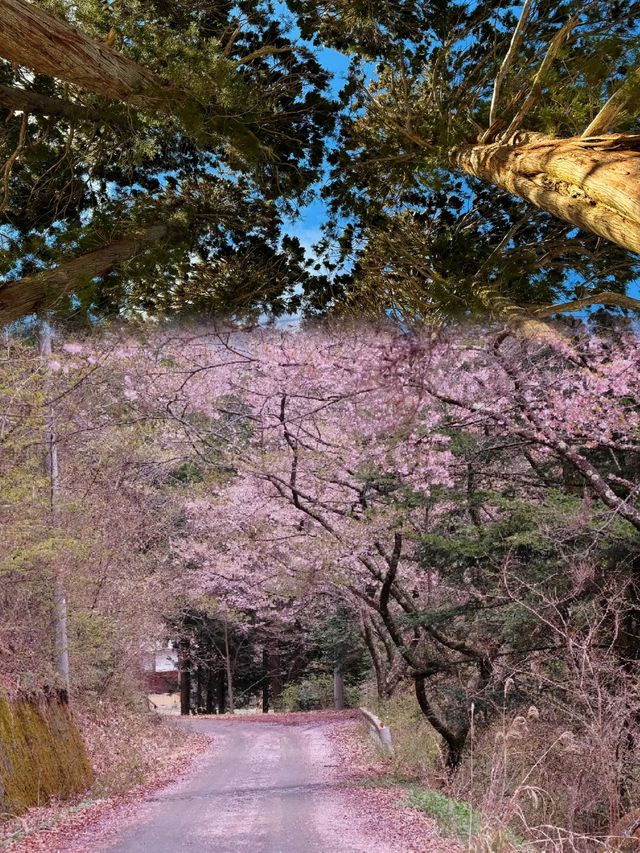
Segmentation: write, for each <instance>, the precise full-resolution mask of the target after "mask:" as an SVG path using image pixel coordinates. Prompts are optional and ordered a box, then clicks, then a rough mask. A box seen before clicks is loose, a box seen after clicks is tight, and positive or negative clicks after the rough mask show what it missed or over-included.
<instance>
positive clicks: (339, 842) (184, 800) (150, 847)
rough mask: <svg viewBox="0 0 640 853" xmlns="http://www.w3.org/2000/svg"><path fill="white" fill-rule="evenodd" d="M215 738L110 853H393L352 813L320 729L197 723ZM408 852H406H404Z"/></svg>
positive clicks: (195, 725)
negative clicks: (185, 775) (194, 765)
mask: <svg viewBox="0 0 640 853" xmlns="http://www.w3.org/2000/svg"><path fill="white" fill-rule="evenodd" d="M185 724H188V725H190V726H192V727H193V728H194V729H196V730H197V731H201V732H205V733H206V734H210V735H212V736H213V738H214V740H213V744H212V747H211V749H210V750H209V751H208V752H207V754H206V756H205V757H204V759H203V760H202V761H201V762H200V764H199V765H198V767H197V769H196V770H195V772H194V773H192V774H190V775H189V777H188V778H187V779H185V780H183V781H181V782H178V783H176V784H174V785H172V786H171V787H169V788H166V789H164V790H163V791H162V792H161V793H159V794H157V795H156V797H155V798H153V799H151V800H149V801H147V803H146V804H145V807H144V809H143V811H142V814H141V816H140V818H139V819H138V821H137V822H136V823H134V824H132V825H129V826H127V827H126V828H125V829H124V830H123V831H122V834H121V836H120V837H119V838H117V839H116V840H115V841H112V842H111V843H110V844H109V845H107V846H106V847H102V848H100V849H102V850H103V851H108V852H109V853H181V851H189V850H192V851H202V853H204V851H212V853H214V851H215V853H242V851H252V853H262V851H265V853H266V851H269V853H271V852H272V853H331V851H340V853H343V851H347V852H348V851H354V853H359V851H362V853H372V852H373V851H380V853H395V851H397V850H398V848H396V847H389V846H388V845H387V844H386V843H383V842H381V841H380V840H379V839H375V838H372V837H371V835H370V834H369V832H370V831H369V830H367V829H365V828H364V824H363V823H362V824H361V822H360V821H359V817H358V815H357V814H352V813H350V811H351V809H350V808H349V806H348V804H347V802H346V800H345V799H344V794H343V792H342V791H341V790H340V787H339V783H338V782H337V781H336V779H335V776H336V774H335V772H333V770H332V767H331V761H333V762H335V760H336V759H335V758H333V753H332V749H331V744H330V742H329V740H328V737H327V730H326V726H323V725H322V724H318V723H315V724H314V723H309V724H304V725H297V726H292V725H284V724H279V723H258V722H249V721H247V722H244V721H242V720H224V719H219V720H216V719H211V718H209V719H199V720H198V719H194V720H190V721H189V722H188V723H185ZM405 849H406V848H405Z"/></svg>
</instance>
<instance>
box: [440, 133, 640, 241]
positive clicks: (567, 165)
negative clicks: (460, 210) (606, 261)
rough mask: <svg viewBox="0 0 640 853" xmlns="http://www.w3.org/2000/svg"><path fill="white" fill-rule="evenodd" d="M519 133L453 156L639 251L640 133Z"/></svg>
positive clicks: (481, 174) (578, 223)
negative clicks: (569, 135)
mask: <svg viewBox="0 0 640 853" xmlns="http://www.w3.org/2000/svg"><path fill="white" fill-rule="evenodd" d="M517 137H519V138H517ZM517 137H516V138H514V139H512V140H509V141H507V142H496V143H492V144H490V145H482V144H475V145H474V144H469V145H462V146H459V147H458V148H456V149H454V150H453V151H452V152H451V154H450V156H451V160H452V161H453V163H454V164H455V165H457V166H458V167H459V168H460V169H462V170H463V171H464V172H466V173H467V174H470V175H474V176H475V177H477V178H480V179H481V180H483V181H486V182H487V183H489V184H493V185H494V186H497V187H500V188H502V189H504V190H507V192H510V193H512V194H513V195H517V196H520V198H524V199H526V200H527V201H529V202H531V204H533V205H535V206H536V207H538V208H540V209H541V210H544V211H546V212H547V213H551V214H552V215H553V216H557V217H558V218H559V219H563V220H564V221H565V222H568V223H570V224H571V225H573V226H575V227H578V228H582V229H583V230H585V231H590V232H592V233H593V234H597V235H598V236H600V237H604V238H605V239H606V240H610V241H611V242H612V243H616V244H617V245H618V246H621V247H622V248H623V249H628V250H629V251H631V252H637V253H640V156H639V155H638V151H639V149H640V136H638V135H624V134H619V135H615V136H603V137H595V138H591V139H583V138H582V137H572V138H568V139H556V138H553V137H546V136H543V135H541V134H519V135H517Z"/></svg>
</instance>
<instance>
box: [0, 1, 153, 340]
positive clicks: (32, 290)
mask: <svg viewBox="0 0 640 853" xmlns="http://www.w3.org/2000/svg"><path fill="white" fill-rule="evenodd" d="M0 2H1V0H0ZM168 230H169V229H168V227H167V226H166V225H148V226H147V227H145V228H141V229H140V230H139V231H138V232H137V233H134V234H133V235H132V236H130V237H125V238H123V239H122V240H116V241H115V242H113V243H109V244H108V245H107V246H103V247H102V248H100V249H96V250H95V251H94V252H88V253H87V254H85V255H80V256H79V257H77V258H72V259H71V260H69V261H63V262H62V263H61V264H60V265H59V266H57V267H55V268H54V269H50V270H42V271H41V272H37V273H34V274H33V275H30V276H27V277H26V278H21V279H18V280H17V281H10V282H8V283H7V284H5V285H2V286H0V326H2V325H4V324H6V323H11V322H13V321H14V320H19V319H20V318H21V317H24V316H25V315H27V314H33V313H34V312H36V311H38V310H40V309H41V308H44V307H51V306H52V305H53V304H54V302H56V301H57V300H59V299H62V298H63V297H64V296H67V295H68V294H70V293H72V292H73V290H74V289H75V288H76V287H78V286H79V285H82V284H85V283H86V282H88V281H91V279H93V278H99V277H101V276H105V275H107V274H108V273H109V272H111V270H113V269H114V268H115V267H117V266H118V265H119V264H121V263H123V262H124V261H128V260H131V259H132V258H134V257H135V256H136V255H138V254H139V253H140V252H141V251H143V250H144V249H146V248H147V247H148V246H150V245H152V244H153V243H158V242H159V241H160V240H161V239H162V238H163V237H165V236H166V235H167V233H168Z"/></svg>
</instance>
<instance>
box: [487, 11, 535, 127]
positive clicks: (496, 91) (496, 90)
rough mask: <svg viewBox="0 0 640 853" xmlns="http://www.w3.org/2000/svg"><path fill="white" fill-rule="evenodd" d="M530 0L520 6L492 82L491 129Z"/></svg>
mask: <svg viewBox="0 0 640 853" xmlns="http://www.w3.org/2000/svg"><path fill="white" fill-rule="evenodd" d="M531 3H532V0H525V2H524V5H523V6H522V11H521V12H520V17H519V18H518V23H517V24H516V28H515V30H514V31H513V35H512V36H511V44H510V45H509V50H508V51H507V53H506V55H505V57H504V59H503V60H502V64H501V65H500V68H499V69H498V73H497V74H496V79H495V80H494V82H493V94H492V96H491V106H490V107H489V127H492V126H493V125H494V124H495V121H496V118H497V111H498V104H499V102H500V89H501V88H502V81H503V80H504V78H505V77H506V75H507V73H508V71H509V69H510V68H511V66H512V65H513V63H514V61H515V58H516V54H517V53H518V50H519V48H520V44H521V42H522V33H523V31H524V28H525V26H526V24H527V20H528V18H529V10H530V8H531Z"/></svg>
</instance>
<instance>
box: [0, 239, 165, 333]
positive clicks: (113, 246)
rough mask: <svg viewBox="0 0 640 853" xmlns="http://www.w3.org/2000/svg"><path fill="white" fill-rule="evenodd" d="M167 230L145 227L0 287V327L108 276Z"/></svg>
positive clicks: (155, 241)
mask: <svg viewBox="0 0 640 853" xmlns="http://www.w3.org/2000/svg"><path fill="white" fill-rule="evenodd" d="M168 230H169V229H168V226H167V225H165V224H156V225H148V226H146V227H145V228H141V229H140V230H139V231H138V232H137V233H134V234H132V235H131V236H129V237H125V238H123V239H122V240H115V241H114V242H112V243H109V244H108V245H106V246H102V247H101V248H99V249H96V250H95V251H93V252H88V253H86V254H83V255H79V256H78V257H76V258H72V259H71V260H69V261H63V262H62V263H61V264H60V265H59V266H57V267H55V268H54V269H48V270H42V271H40V272H37V273H34V274H33V275H30V276H26V277H25V278H21V279H18V280H17V281H10V282H8V283H7V284H5V285H2V286H0V326H2V325H4V324H6V323H11V322H13V321H14V320H19V319H20V318H21V317H24V316H26V315H28V314H33V313H34V312H36V311H38V310H40V309H41V308H45V307H51V306H52V305H54V304H55V303H56V302H57V301H58V300H60V299H63V298H64V297H65V296H68V295H69V294H70V293H72V292H73V291H74V290H75V289H76V288H78V287H80V286H82V285H83V284H85V283H86V282H88V281H91V280H92V279H94V278H99V277H102V276H105V275H107V274H108V273H109V272H111V270H113V269H114V268H115V267H117V266H118V265H119V264H121V263H123V262H125V261H128V260H131V259H132V258H134V257H135V256H136V255H138V254H139V253H140V252H141V251H143V250H145V249H146V248H147V247H148V246H150V245H152V244H153V243H157V242H159V241H160V240H162V238H163V237H166V235H167V233H168Z"/></svg>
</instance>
